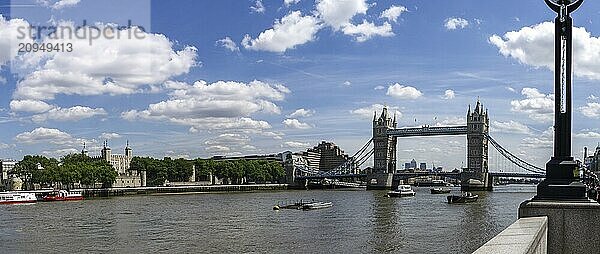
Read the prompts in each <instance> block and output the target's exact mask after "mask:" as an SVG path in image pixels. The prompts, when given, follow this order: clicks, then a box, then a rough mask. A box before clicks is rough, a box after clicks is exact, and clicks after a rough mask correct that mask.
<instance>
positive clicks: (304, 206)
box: [273, 199, 333, 211]
mask: <svg viewBox="0 0 600 254" xmlns="http://www.w3.org/2000/svg"><path fill="white" fill-rule="evenodd" d="M332 206H333V203H331V202H322V201H315V200H314V199H313V200H312V201H304V200H302V199H301V200H300V201H297V202H294V203H291V204H277V205H275V206H273V210H276V211H277V210H281V209H296V210H315V209H323V208H329V207H332Z"/></svg>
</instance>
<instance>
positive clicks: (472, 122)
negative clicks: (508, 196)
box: [461, 99, 492, 190]
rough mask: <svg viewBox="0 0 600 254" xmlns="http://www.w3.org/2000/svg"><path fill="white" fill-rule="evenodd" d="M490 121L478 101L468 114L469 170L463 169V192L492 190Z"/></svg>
mask: <svg viewBox="0 0 600 254" xmlns="http://www.w3.org/2000/svg"><path fill="white" fill-rule="evenodd" d="M489 129H490V119H489V115H488V112H487V109H484V107H483V105H482V104H481V102H480V101H479V99H478V100H477V105H476V106H475V109H474V110H473V111H471V106H470V105H469V110H468V112H467V168H464V169H463V174H462V177H461V179H462V181H461V182H462V184H461V186H462V189H463V190H492V179H491V177H490V176H489V174H488V139H487V135H488V134H489Z"/></svg>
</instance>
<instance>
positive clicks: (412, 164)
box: [410, 159, 417, 169]
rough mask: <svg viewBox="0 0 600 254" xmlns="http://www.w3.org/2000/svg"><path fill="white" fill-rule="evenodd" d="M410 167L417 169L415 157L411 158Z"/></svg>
mask: <svg viewBox="0 0 600 254" xmlns="http://www.w3.org/2000/svg"><path fill="white" fill-rule="evenodd" d="M410 168H411V169H417V161H416V160H415V159H412V161H410Z"/></svg>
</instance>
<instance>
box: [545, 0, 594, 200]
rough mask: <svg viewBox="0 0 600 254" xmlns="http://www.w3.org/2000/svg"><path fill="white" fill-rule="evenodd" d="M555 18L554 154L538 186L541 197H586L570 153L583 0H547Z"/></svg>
mask: <svg viewBox="0 0 600 254" xmlns="http://www.w3.org/2000/svg"><path fill="white" fill-rule="evenodd" d="M544 1H545V2H546V4H547V5H548V7H550V9H552V10H553V11H554V12H556V14H557V16H556V18H555V19H554V25H555V30H554V31H555V33H554V70H555V71H554V96H555V100H554V104H555V105H554V115H555V117H554V156H553V157H552V158H551V159H550V161H549V162H548V163H547V164H546V179H545V180H544V181H543V182H542V183H540V184H539V185H538V190H537V196H536V197H535V198H534V199H542V200H587V197H586V189H585V185H583V183H581V182H580V176H579V167H578V165H577V163H576V162H575V161H574V159H573V157H572V155H571V145H572V143H571V128H572V105H573V99H572V72H573V58H572V56H573V46H572V42H573V19H572V18H571V16H570V14H571V13H572V12H574V11H575V10H577V8H579V6H581V4H582V3H583V0H544Z"/></svg>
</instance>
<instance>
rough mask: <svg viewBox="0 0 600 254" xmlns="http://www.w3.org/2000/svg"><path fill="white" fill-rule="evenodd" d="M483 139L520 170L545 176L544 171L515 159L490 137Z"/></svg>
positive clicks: (517, 158)
mask: <svg viewBox="0 0 600 254" xmlns="http://www.w3.org/2000/svg"><path fill="white" fill-rule="evenodd" d="M485 137H486V138H487V139H488V140H489V141H490V143H491V144H492V146H493V147H494V148H495V149H496V150H497V151H498V152H499V153H500V154H501V155H502V156H504V158H506V159H508V160H509V161H510V162H512V163H513V164H514V165H516V166H517V167H519V168H522V169H524V170H526V171H529V172H533V173H537V174H545V173H546V170H545V169H543V168H540V167H538V166H535V165H533V164H531V163H529V162H526V161H524V160H522V159H521V158H519V157H517V156H516V155H514V154H512V153H511V152H509V151H508V150H506V148H504V147H502V146H501V145H500V144H498V142H496V140H494V139H493V138H492V137H491V136H490V135H487V134H486V135H485Z"/></svg>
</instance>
